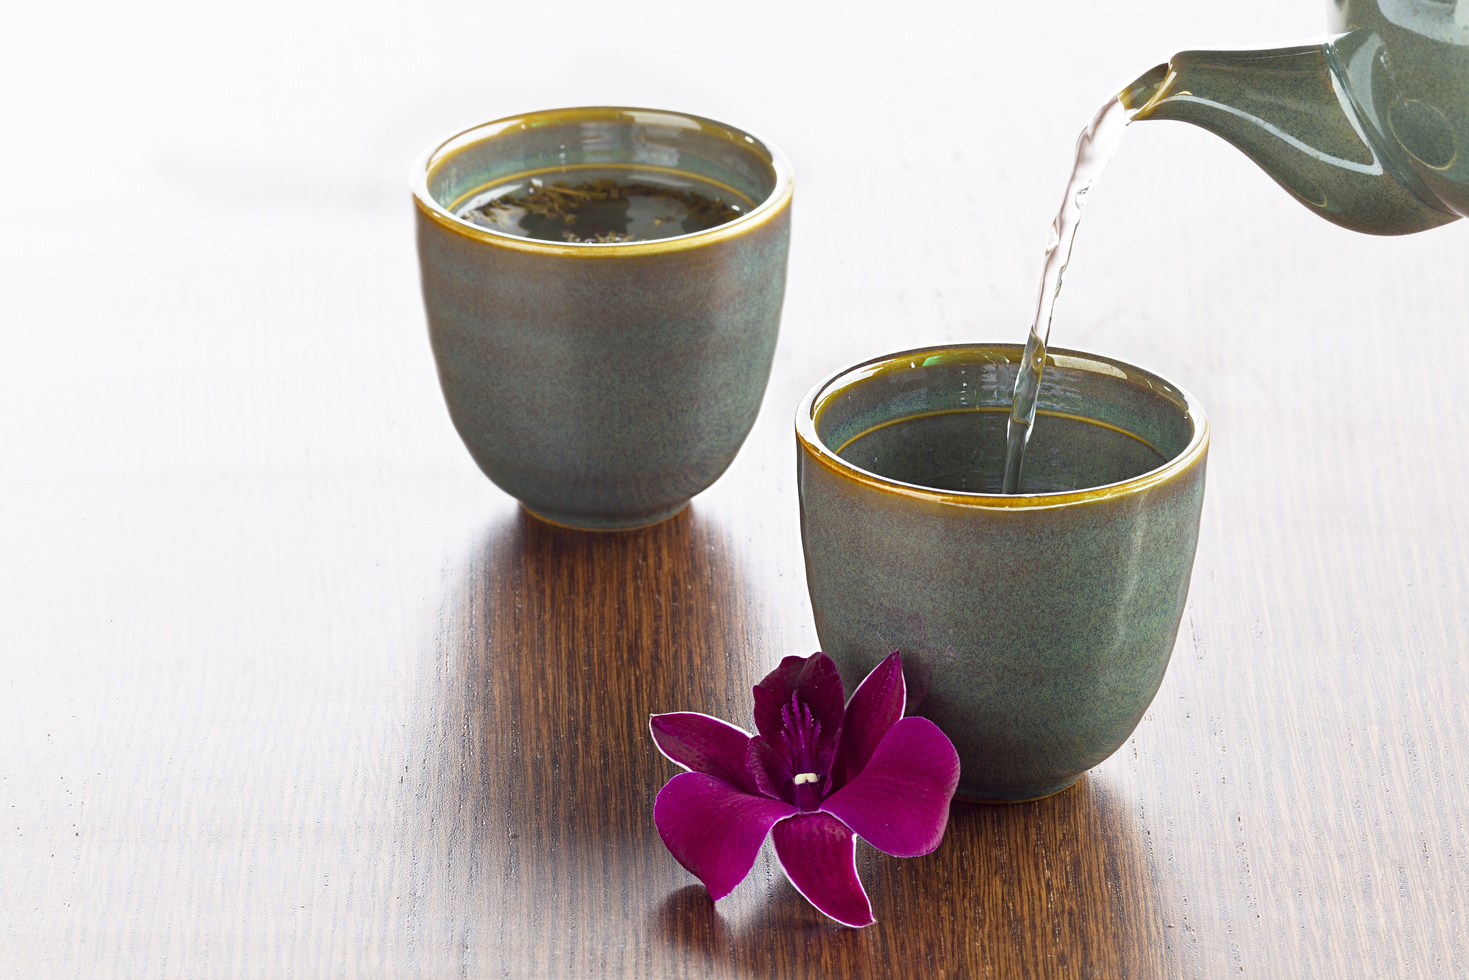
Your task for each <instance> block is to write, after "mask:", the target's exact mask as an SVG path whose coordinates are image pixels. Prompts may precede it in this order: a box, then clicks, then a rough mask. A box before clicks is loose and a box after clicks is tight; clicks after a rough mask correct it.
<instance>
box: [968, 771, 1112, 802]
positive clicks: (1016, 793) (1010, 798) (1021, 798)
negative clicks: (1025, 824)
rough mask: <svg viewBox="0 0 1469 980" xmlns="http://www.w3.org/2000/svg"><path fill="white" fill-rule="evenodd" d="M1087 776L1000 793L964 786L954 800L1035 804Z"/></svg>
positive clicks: (1068, 787) (1082, 774)
mask: <svg viewBox="0 0 1469 980" xmlns="http://www.w3.org/2000/svg"><path fill="white" fill-rule="evenodd" d="M1085 775H1086V773H1080V774H1078V775H1075V776H1072V777H1071V778H1069V779H1063V780H1062V781H1061V782H1059V783H1051V784H1049V785H1046V786H1026V787H1023V788H1021V789H1016V790H1008V791H999V792H996V791H986V790H982V789H976V790H973V791H968V790H966V789H965V788H964V787H963V786H960V787H959V791H958V792H957V793H955V794H954V799H956V800H959V801H960V802H962V803H984V804H986V805H992V804H1009V803H1034V802H1036V801H1037V800H1044V799H1046V798H1048V797H1051V796H1055V795H1056V794H1057V793H1064V792H1065V791H1066V790H1068V789H1070V788H1071V787H1073V786H1075V785H1076V784H1077V783H1078V782H1080V781H1081V777H1082V776H1085Z"/></svg>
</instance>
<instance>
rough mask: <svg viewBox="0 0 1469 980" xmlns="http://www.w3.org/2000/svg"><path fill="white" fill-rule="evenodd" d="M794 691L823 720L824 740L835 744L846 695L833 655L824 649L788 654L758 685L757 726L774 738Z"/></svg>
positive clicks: (756, 691) (756, 688) (764, 734)
mask: <svg viewBox="0 0 1469 980" xmlns="http://www.w3.org/2000/svg"><path fill="white" fill-rule="evenodd" d="M791 695H795V696H796V697H797V699H799V700H800V702H801V703H802V704H804V705H805V706H806V707H807V708H809V709H810V710H811V715H812V717H814V718H815V719H816V720H817V721H819V722H821V739H822V741H823V742H830V743H831V744H832V745H835V744H836V741H837V738H838V736H839V735H840V733H841V730H842V714H843V709H844V707H845V702H846V698H845V696H844V695H843V693H842V677H841V675H840V674H838V673H837V668H836V664H834V663H832V662H831V658H830V657H828V656H827V655H826V654H824V653H816V654H812V655H811V656H809V657H786V658H785V659H783V660H782V661H781V662H780V666H778V667H776V668H775V669H774V670H772V671H771V672H770V673H768V674H766V675H765V677H764V679H763V680H761V681H760V683H759V684H756V685H755V729H756V731H758V732H759V733H760V734H761V735H763V736H764V737H765V738H766V739H768V740H770V741H772V742H774V741H775V740H776V739H777V738H779V737H780V734H781V730H782V729H783V728H784V727H785V725H784V722H783V721H782V720H781V717H780V712H781V709H782V708H785V707H788V706H789V705H790V703H791Z"/></svg>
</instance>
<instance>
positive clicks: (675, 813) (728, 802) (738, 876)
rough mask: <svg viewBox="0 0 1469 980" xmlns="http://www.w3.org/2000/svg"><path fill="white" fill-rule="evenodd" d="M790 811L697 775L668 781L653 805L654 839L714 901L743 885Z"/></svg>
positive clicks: (775, 802)
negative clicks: (774, 829)
mask: <svg viewBox="0 0 1469 980" xmlns="http://www.w3.org/2000/svg"><path fill="white" fill-rule="evenodd" d="M795 812H796V808H795V807H793V806H791V805H790V804H789V803H782V802H781V801H779V800H771V799H767V798H766V797H763V796H752V795H750V794H749V793H742V792H740V791H739V790H738V789H736V788H735V787H733V786H731V785H730V784H729V783H726V782H725V781H724V780H722V779H717V778H715V777H714V776H708V775H705V774H704V773H701V772H681V773H679V774H678V775H677V776H674V777H673V778H672V779H670V780H669V781H668V783H667V785H665V786H664V787H663V788H662V789H661V790H659V791H658V798H657V799H656V800H654V801H653V823H654V824H655V825H657V827H658V836H660V837H662V838H663V843H664V844H665V845H667V847H668V850H669V851H670V852H671V853H672V854H673V856H674V857H675V858H676V859H677V860H678V863H679V864H681V865H683V866H684V867H685V868H687V869H688V870H689V872H690V873H691V874H693V875H694V876H695V877H696V878H698V879H699V880H700V881H702V882H703V883H704V887H705V888H707V889H709V896H710V897H711V898H713V899H714V900H716V901H718V900H719V899H721V898H723V897H724V896H726V895H728V894H729V893H730V892H731V891H733V890H734V887H735V885H738V884H739V883H740V882H741V881H744V880H745V875H747V874H749V873H750V868H751V867H753V866H754V864H755V858H756V857H757V856H759V854H760V845H761V844H763V843H765V837H766V835H767V834H769V833H770V828H771V827H772V826H773V825H774V824H775V822H776V821H777V820H780V819H781V818H782V817H787V816H790V815H791V814H793V813H795Z"/></svg>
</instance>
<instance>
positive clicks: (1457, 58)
mask: <svg viewBox="0 0 1469 980" xmlns="http://www.w3.org/2000/svg"><path fill="white" fill-rule="evenodd" d="M1330 8H1331V9H1330V21H1331V30H1332V32H1333V33H1332V34H1331V35H1329V37H1328V39H1327V40H1325V41H1323V42H1322V43H1319V44H1305V45H1299V46H1295V47H1286V48H1273V49H1269V50H1260V51H1184V52H1181V53H1179V54H1177V55H1174V56H1173V58H1171V59H1170V60H1169V61H1168V63H1167V64H1164V65H1158V66H1157V67H1155V68H1152V69H1150V70H1149V71H1147V72H1145V73H1144V74H1143V75H1142V76H1140V77H1139V78H1138V79H1137V80H1136V81H1134V82H1132V84H1130V85H1129V86H1127V88H1125V89H1124V90H1123V91H1122V92H1121V93H1120V94H1119V98H1120V100H1121V101H1122V104H1123V107H1124V108H1125V109H1126V110H1127V111H1128V113H1129V115H1130V117H1131V119H1132V120H1134V121H1140V120H1148V119H1179V120H1182V121H1184V122H1187V123H1192V124H1194V125H1195V126H1199V127H1202V128H1203V129H1206V130H1209V131H1210V132H1212V133H1214V134H1216V135H1218V136H1221V137H1223V138H1224V139H1225V140H1228V141H1229V142H1230V143H1232V144H1234V145H1235V146H1236V147H1238V148H1239V149H1240V150H1242V151H1243V152H1244V153H1245V155H1246V156H1248V157H1249V158H1250V159H1251V160H1253V161H1255V163H1256V164H1258V165H1259V166H1260V167H1261V168H1263V169H1264V170H1265V171H1266V172H1267V173H1268V174H1270V176H1271V177H1273V178H1274V179H1275V180H1276V182H1277V183H1279V184H1280V185H1281V186H1282V187H1284V188H1285V189H1286V190H1287V191H1289V192H1290V193H1291V194H1292V195H1293V196H1294V197H1295V198H1296V199H1297V200H1299V201H1300V202H1301V203H1302V204H1304V205H1306V206H1307V207H1309V208H1310V209H1311V210H1313V211H1315V212H1316V213H1317V214H1319V215H1321V217H1323V218H1325V219H1327V220H1328V221H1333V222H1335V223H1336V224H1339V225H1341V226H1343V227H1345V228H1350V229H1352V230H1354V231H1361V232H1367V233H1370V234H1375V235H1406V234H1410V233H1412V232H1416V231H1425V230H1427V229H1429V228H1435V227H1437V226H1439V225H1442V224H1445V223H1447V222H1450V221H1453V220H1454V219H1455V218H1458V217H1460V216H1462V215H1469V0H1331V2H1330Z"/></svg>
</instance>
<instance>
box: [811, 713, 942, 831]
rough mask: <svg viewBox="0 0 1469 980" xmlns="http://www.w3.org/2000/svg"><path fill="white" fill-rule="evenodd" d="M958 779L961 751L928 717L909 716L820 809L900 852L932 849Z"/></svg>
mask: <svg viewBox="0 0 1469 980" xmlns="http://www.w3.org/2000/svg"><path fill="white" fill-rule="evenodd" d="M958 785H959V754H958V753H957V752H955V751H954V744H953V743H952V742H950V741H949V739H948V736H946V735H945V734H944V733H943V732H941V731H939V728H938V726H937V725H935V724H934V723H933V722H931V721H929V720H928V719H927V718H904V719H902V720H901V721H899V722H898V723H897V724H896V725H894V726H893V727H892V728H890V729H888V733H887V736H886V737H885V738H884V739H883V740H882V741H881V742H880V743H878V746H877V750H876V751H875V752H873V753H872V758H871V759H870V760H868V763H867V767H866V768H865V769H863V770H862V771H861V772H860V773H858V774H857V775H856V777H854V778H853V779H852V780H851V781H850V782H848V783H847V785H846V786H843V787H842V788H841V789H839V790H837V791H836V792H835V793H833V794H831V796H829V797H827V798H826V799H825V800H824V801H823V802H822V804H821V809H823V810H825V811H827V812H828V813H831V814H834V815H835V816H837V817H839V818H841V820H842V822H843V823H845V824H846V825H847V826H848V827H851V828H852V829H853V830H855V831H856V832H857V833H858V835H859V836H861V838H862V839H863V840H865V841H866V842H867V843H869V844H871V845H872V846H873V847H875V848H877V849H878V850H880V851H886V852H887V853H888V854H892V855H894V856H896V857H916V856H918V855H919V854H927V853H928V852H930V851H932V850H933V849H934V848H936V847H938V846H939V843H940V842H941V841H942V840H943V839H944V827H945V826H947V825H948V822H949V801H950V800H952V799H953V798H954V790H955V789H956V788H957V787H958Z"/></svg>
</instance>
